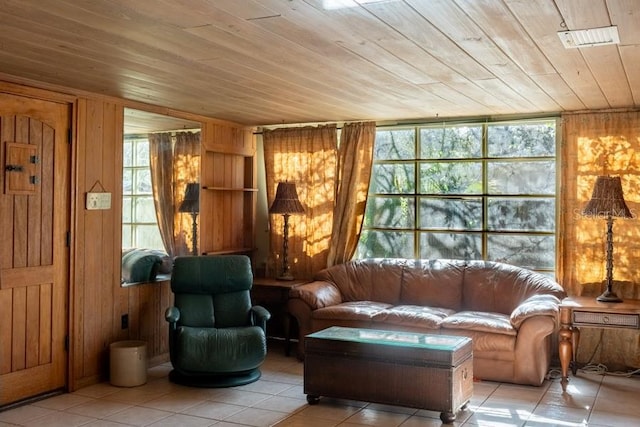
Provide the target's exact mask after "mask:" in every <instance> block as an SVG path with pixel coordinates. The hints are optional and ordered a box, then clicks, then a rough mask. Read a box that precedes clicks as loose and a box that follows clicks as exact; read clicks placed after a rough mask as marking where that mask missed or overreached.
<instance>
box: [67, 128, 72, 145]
mask: <svg viewBox="0 0 640 427" xmlns="http://www.w3.org/2000/svg"><path fill="white" fill-rule="evenodd" d="M72 138H73V132H71V128H69V129H67V143H68V144H71V140H72Z"/></svg>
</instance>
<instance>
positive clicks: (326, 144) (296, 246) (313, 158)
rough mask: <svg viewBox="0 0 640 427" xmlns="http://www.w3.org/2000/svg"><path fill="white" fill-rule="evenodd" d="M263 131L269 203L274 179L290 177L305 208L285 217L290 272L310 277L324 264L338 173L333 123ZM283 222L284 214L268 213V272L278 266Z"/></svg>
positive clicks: (280, 265)
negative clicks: (287, 220)
mask: <svg viewBox="0 0 640 427" xmlns="http://www.w3.org/2000/svg"><path fill="white" fill-rule="evenodd" d="M262 137H263V144H264V158H265V174H266V187H267V200H268V203H269V206H270V205H271V203H273V199H274V198H275V193H276V187H277V185H278V182H281V181H289V182H294V183H295V184H296V189H297V192H298V198H299V199H300V202H301V203H302V206H304V209H305V212H304V214H302V215H291V216H290V217H289V239H288V259H289V265H290V267H291V273H292V275H293V276H294V277H297V278H311V277H313V275H314V274H315V273H316V272H317V271H319V270H321V269H323V268H325V267H326V265H327V255H328V251H329V241H330V239H331V229H332V224H333V207H334V200H335V190H334V188H335V182H336V173H337V172H336V164H337V136H336V126H335V125H326V126H318V127H311V126H305V127H298V128H282V129H274V130H265V131H264V132H263V134H262ZM283 226H284V218H283V216H282V215H277V214H270V215H269V230H270V231H269V238H270V254H269V260H268V262H267V270H268V274H269V275H271V276H277V275H278V274H279V273H280V272H281V267H282V243H283Z"/></svg>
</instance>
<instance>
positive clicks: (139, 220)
mask: <svg viewBox="0 0 640 427" xmlns="http://www.w3.org/2000/svg"><path fill="white" fill-rule="evenodd" d="M123 156H124V157H123V174H122V177H123V179H122V247H123V248H147V249H159V250H164V245H163V243H162V238H161V237H160V230H159V229H158V221H157V219H156V209H155V206H154V204H153V194H152V190H151V170H150V169H149V141H148V140H147V137H146V136H135V135H125V138H124V150H123Z"/></svg>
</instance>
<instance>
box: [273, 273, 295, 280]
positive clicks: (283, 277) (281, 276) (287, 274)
mask: <svg viewBox="0 0 640 427" xmlns="http://www.w3.org/2000/svg"><path fill="white" fill-rule="evenodd" d="M293 279H294V277H293V276H292V275H291V273H285V274H282V275H280V276H278V277H276V280H293Z"/></svg>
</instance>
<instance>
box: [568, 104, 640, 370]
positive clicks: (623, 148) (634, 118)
mask: <svg viewBox="0 0 640 427" xmlns="http://www.w3.org/2000/svg"><path fill="white" fill-rule="evenodd" d="M562 129H563V130H562V134H563V138H562V145H561V159H562V161H561V165H562V166H561V186H560V200H561V203H560V206H561V209H560V224H559V250H558V254H559V259H558V269H557V272H558V281H559V282H560V283H561V284H562V286H563V287H564V288H565V290H566V291H567V293H568V294H569V295H571V296H579V295H584V296H592V297H593V298H596V297H597V296H598V295H600V294H601V293H602V292H603V290H604V288H605V279H606V230H607V226H606V218H588V217H585V216H583V215H582V210H583V209H584V206H585V205H586V204H587V202H588V201H589V200H590V198H591V194H592V191H593V187H594V184H595V181H596V178H597V177H598V175H611V176H620V178H621V181H622V189H623V192H624V198H625V201H626V203H627V206H628V207H629V209H630V210H631V213H632V215H633V216H634V218H633V219H621V218H618V219H615V220H614V225H613V279H614V286H613V289H614V291H615V292H616V293H617V294H618V296H620V297H622V298H627V299H629V298H631V299H640V269H638V268H637V262H638V259H640V224H639V222H638V221H639V219H638V215H639V214H640V112H620V113H617V112H607V113H587V114H565V115H563V116H562ZM588 359H594V361H595V362H599V363H604V364H606V365H608V366H610V367H611V366H634V367H636V368H638V367H640V337H638V334H637V332H635V331H625V330H605V331H601V330H597V329H589V328H583V330H582V335H581V340H580V348H579V355H578V360H579V361H580V362H589V361H590V360H588Z"/></svg>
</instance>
